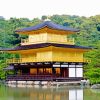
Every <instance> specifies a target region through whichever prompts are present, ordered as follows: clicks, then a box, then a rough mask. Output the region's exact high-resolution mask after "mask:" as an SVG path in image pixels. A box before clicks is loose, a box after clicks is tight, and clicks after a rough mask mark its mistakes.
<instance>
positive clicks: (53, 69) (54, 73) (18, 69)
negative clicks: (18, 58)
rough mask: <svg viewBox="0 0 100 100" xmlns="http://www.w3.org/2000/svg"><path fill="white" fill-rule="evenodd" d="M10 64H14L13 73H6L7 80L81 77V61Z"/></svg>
mask: <svg viewBox="0 0 100 100" xmlns="http://www.w3.org/2000/svg"><path fill="white" fill-rule="evenodd" d="M11 66H14V69H13V71H14V75H7V80H26V81H27V80H70V79H73V80H74V79H81V78H82V77H83V63H68V62H39V63H23V64H12V65H11Z"/></svg>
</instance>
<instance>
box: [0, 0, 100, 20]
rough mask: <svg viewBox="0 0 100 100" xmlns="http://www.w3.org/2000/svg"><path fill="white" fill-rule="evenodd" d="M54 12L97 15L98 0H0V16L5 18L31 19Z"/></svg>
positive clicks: (99, 10) (88, 15) (53, 13)
mask: <svg viewBox="0 0 100 100" xmlns="http://www.w3.org/2000/svg"><path fill="white" fill-rule="evenodd" d="M55 14H59V15H61V14H66V15H78V16H86V17H90V16H94V15H99V14H100V0H0V16H4V17H5V18H6V19H9V18H10V17H16V18H22V17H23V18H29V19H33V18H36V17H38V18H41V16H42V15H47V16H52V15H55Z"/></svg>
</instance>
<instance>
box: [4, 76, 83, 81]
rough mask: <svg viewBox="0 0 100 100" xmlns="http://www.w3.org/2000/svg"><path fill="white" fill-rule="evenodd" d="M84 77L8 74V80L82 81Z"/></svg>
mask: <svg viewBox="0 0 100 100" xmlns="http://www.w3.org/2000/svg"><path fill="white" fill-rule="evenodd" d="M81 79H82V77H70V78H69V77H60V76H59V77H58V76H56V75H8V76H7V78H6V80H7V81H80V80H81Z"/></svg>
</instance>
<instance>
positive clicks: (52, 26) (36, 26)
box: [15, 21, 79, 32]
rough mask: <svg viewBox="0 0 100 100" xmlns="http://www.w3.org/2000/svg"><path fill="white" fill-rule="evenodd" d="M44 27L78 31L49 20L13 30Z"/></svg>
mask: <svg viewBox="0 0 100 100" xmlns="http://www.w3.org/2000/svg"><path fill="white" fill-rule="evenodd" d="M44 27H49V28H51V29H57V30H63V31H72V32H78V31H79V30H78V29H74V28H70V27H65V26H62V25H59V24H56V23H53V22H51V21H44V22H43V23H41V24H38V25H35V26H31V27H27V28H23V29H19V30H16V31H15V32H25V31H32V30H39V29H41V28H44Z"/></svg>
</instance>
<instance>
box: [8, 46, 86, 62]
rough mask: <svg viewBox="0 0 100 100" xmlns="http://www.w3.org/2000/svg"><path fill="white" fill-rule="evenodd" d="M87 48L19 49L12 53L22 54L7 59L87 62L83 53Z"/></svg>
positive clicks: (11, 60)
mask: <svg viewBox="0 0 100 100" xmlns="http://www.w3.org/2000/svg"><path fill="white" fill-rule="evenodd" d="M85 51H86V50H82V49H72V48H68V49H65V48H59V47H52V46H51V47H45V48H41V49H34V50H33V49H30V50H19V51H12V53H18V54H20V57H19V58H12V59H9V60H7V63H28V62H85V61H86V60H84V58H83V53H84V52H85Z"/></svg>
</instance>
